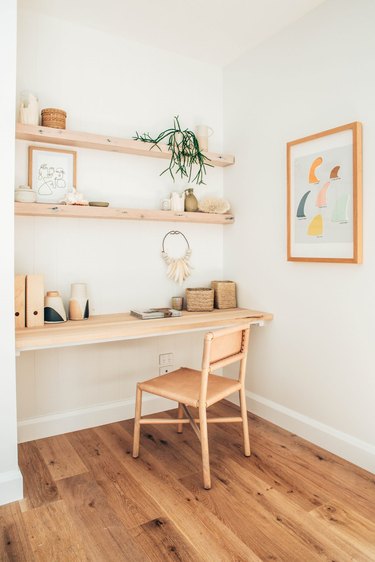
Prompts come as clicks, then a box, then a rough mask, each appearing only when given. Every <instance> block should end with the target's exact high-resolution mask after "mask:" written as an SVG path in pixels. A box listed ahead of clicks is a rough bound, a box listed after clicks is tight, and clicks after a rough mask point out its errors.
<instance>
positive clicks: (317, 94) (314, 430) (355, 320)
mask: <svg viewBox="0 0 375 562" xmlns="http://www.w3.org/2000/svg"><path fill="white" fill-rule="evenodd" d="M374 21H375V4H374V2H372V0H358V1H356V2H352V1H350V0H328V1H327V2H326V3H324V4H323V5H322V6H321V7H319V8H317V9H316V10H314V11H313V12H311V13H310V14H308V15H307V16H305V17H304V18H303V19H301V20H299V21H298V22H296V23H295V24H293V25H292V26H290V27H288V28H287V29H285V30H284V31H283V32H281V33H279V34H278V35H277V36H275V37H274V38H272V39H270V40H268V41H267V42H265V43H264V44H263V45H261V46H260V47H259V48H257V49H256V50H254V51H252V52H251V53H249V54H246V55H244V56H242V57H241V58H240V59H238V60H237V61H236V62H234V63H233V64H231V65H229V66H228V67H227V68H226V69H225V72H224V108H225V120H224V130H225V145H226V146H228V147H229V146H230V147H231V150H233V151H234V153H235V154H236V166H234V167H233V168H231V169H230V170H228V174H227V175H226V178H225V192H226V195H227V196H228V198H230V199H231V201H232V203H233V208H234V212H235V214H236V223H235V225H234V226H233V228H231V229H228V230H226V231H225V235H224V239H225V241H224V256H225V264H224V273H225V277H227V278H233V279H236V280H237V281H238V284H239V288H240V298H241V301H242V302H245V303H246V305H247V306H252V307H254V308H259V309H263V310H269V311H271V312H273V313H274V314H275V318H274V321H273V322H272V324H271V325H270V326H269V327H267V328H266V329H265V330H264V331H257V332H254V336H253V339H252V344H253V347H252V357H251V361H250V368H249V373H248V379H247V388H248V396H249V406H250V408H251V409H253V410H254V411H256V412H258V413H259V414H260V415H262V416H264V417H267V418H268V419H271V420H272V421H275V422H276V423H278V424H280V425H283V426H284V427H286V428H288V429H290V430H291V431H295V432H297V433H299V434H301V435H303V436H305V437H307V438H308V439H310V440H312V441H315V442H316V443H318V444H320V445H322V446H323V447H326V448H328V449H330V450H332V451H334V452H336V453H338V454H340V455H342V456H344V457H346V458H348V459H349V460H352V461H353V462H355V463H357V464H359V465H362V466H364V467H367V468H368V469H375V447H374V445H375V414H374V396H375V377H374V372H375V346H374V341H373V340H374V338H373V333H374V314H375V291H374V279H375V191H374V189H373V186H374V183H375V163H374V162H375V160H374V156H373V155H374V153H375V104H374V99H375V76H374V58H375V35H374V33H373V22H374ZM355 120H358V121H362V122H363V126H364V263H363V265H345V264H337V265H335V264H316V263H288V262H287V261H286V164H285V161H286V146H285V144H286V142H287V141H290V140H294V139H298V138H301V137H303V136H306V135H308V134H311V133H315V132H319V131H323V130H326V129H329V128H332V127H335V126H338V125H342V124H345V123H350V122H352V121H355Z"/></svg>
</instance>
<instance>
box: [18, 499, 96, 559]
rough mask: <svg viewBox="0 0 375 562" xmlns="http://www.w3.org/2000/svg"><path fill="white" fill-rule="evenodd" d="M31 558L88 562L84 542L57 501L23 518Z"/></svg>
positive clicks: (24, 515)
mask: <svg viewBox="0 0 375 562" xmlns="http://www.w3.org/2000/svg"><path fill="white" fill-rule="evenodd" d="M23 520H24V522H25V526H26V530H27V534H28V536H29V540H30V544H31V548H32V551H33V553H34V558H35V560H36V561H38V562H49V561H53V562H88V560H90V558H88V556H87V554H86V550H85V547H84V540H83V539H82V537H81V536H80V534H79V531H78V530H77V527H76V526H75V525H74V523H73V521H72V519H71V518H70V516H69V514H68V512H67V510H66V506H65V503H64V502H63V501H61V500H59V501H57V502H54V503H50V504H47V505H43V506H41V507H37V508H35V509H30V510H29V511H27V512H26V513H24V514H23Z"/></svg>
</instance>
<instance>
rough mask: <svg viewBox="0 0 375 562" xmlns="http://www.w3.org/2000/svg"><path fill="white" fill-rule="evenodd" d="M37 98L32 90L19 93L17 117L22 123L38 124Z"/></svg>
mask: <svg viewBox="0 0 375 562" xmlns="http://www.w3.org/2000/svg"><path fill="white" fill-rule="evenodd" d="M39 115H40V112H39V100H38V98H37V97H36V96H35V95H34V94H33V93H32V92H22V93H21V104H20V113H19V119H20V123H23V124H24V125H39Z"/></svg>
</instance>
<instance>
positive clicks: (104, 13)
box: [19, 0, 325, 66]
mask: <svg viewBox="0 0 375 562" xmlns="http://www.w3.org/2000/svg"><path fill="white" fill-rule="evenodd" d="M324 1H325V0H230V1H228V0H106V1H105V2H103V0H19V5H20V7H21V8H24V9H31V10H36V11H39V12H42V13H44V14H47V15H50V16H54V17H58V18H61V19H65V20H68V21H72V22H76V23H80V24H83V25H87V26H90V27H94V28H96V29H99V30H102V31H106V32H110V33H115V34H118V35H121V36H123V37H126V38H127V39H131V40H134V41H138V42H140V43H143V44H147V45H152V46H154V47H159V48H161V49H166V50H168V51H172V52H174V53H176V54H179V55H183V56H189V57H193V58H196V59H199V60H201V61H203V62H207V63H211V64H216V65H220V66H224V65H226V64H228V63H229V62H231V61H233V60H234V59H236V58H237V57H239V56H240V55H241V54H242V53H244V52H245V51H247V50H249V49H251V48H253V47H255V46H256V45H258V44H259V43H261V42H262V41H264V40H265V39H267V38H268V37H270V36H272V35H274V34H275V33H277V32H278V31H279V30H280V29H282V28H283V27H285V26H287V25H289V24H290V23H292V22H294V21H295V20H297V19H299V18H300V17H302V16H303V15H305V14H306V13H307V12H309V11H310V10H312V9H314V8H315V7H316V6H318V5H319V4H322V3H323V2H324Z"/></svg>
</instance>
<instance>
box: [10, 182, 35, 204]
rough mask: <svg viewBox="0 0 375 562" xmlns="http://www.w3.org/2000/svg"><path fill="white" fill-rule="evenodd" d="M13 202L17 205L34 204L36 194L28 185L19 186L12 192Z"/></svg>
mask: <svg viewBox="0 0 375 562" xmlns="http://www.w3.org/2000/svg"><path fill="white" fill-rule="evenodd" d="M14 200H15V201H17V202H18V203H35V201H36V193H35V191H34V190H33V189H31V187H29V186H28V185H20V186H19V187H17V189H16V190H15V192H14Z"/></svg>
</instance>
